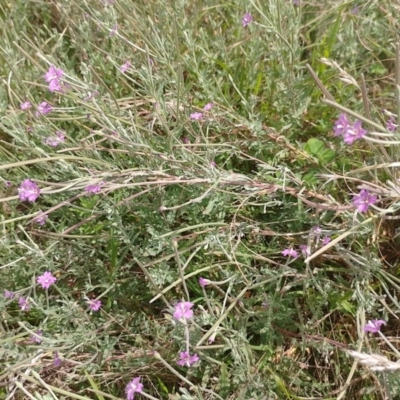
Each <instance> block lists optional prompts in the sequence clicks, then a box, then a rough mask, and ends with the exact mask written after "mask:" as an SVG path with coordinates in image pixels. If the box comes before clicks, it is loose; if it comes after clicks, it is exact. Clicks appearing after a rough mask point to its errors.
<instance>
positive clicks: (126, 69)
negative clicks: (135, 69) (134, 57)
mask: <svg viewBox="0 0 400 400" xmlns="http://www.w3.org/2000/svg"><path fill="white" fill-rule="evenodd" d="M130 67H131V63H130V62H129V61H127V62H126V63H125V64H122V65H121V66H120V68H119V70H120V71H121V72H122V73H124V72H126V71H128V69H129V68H130Z"/></svg>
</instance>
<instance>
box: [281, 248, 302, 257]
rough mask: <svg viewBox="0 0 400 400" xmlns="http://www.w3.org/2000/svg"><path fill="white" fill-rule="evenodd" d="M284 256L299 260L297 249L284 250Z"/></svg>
mask: <svg viewBox="0 0 400 400" xmlns="http://www.w3.org/2000/svg"><path fill="white" fill-rule="evenodd" d="M282 255H283V256H285V257H287V256H290V257H293V258H297V257H298V254H297V251H296V250H295V249H293V248H292V247H291V248H287V249H285V250H283V251H282Z"/></svg>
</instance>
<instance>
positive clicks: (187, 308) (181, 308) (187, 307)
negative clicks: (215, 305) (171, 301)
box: [173, 301, 194, 319]
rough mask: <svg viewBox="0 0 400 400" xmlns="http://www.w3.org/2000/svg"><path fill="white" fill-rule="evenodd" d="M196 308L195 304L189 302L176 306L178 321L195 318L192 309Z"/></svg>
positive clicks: (175, 315) (175, 312)
mask: <svg viewBox="0 0 400 400" xmlns="http://www.w3.org/2000/svg"><path fill="white" fill-rule="evenodd" d="M193 306H194V304H193V303H191V302H189V301H181V302H179V303H178V304H177V305H176V306H175V311H174V314H173V315H174V317H175V318H176V319H181V318H187V319H189V318H192V317H193V311H192V307H193Z"/></svg>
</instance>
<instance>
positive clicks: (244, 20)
mask: <svg viewBox="0 0 400 400" xmlns="http://www.w3.org/2000/svg"><path fill="white" fill-rule="evenodd" d="M251 21H253V17H252V16H251V14H250V13H248V12H247V13H246V14H244V16H243V18H242V25H243V28H245V27H246V26H247V25H249V24H250V23H251Z"/></svg>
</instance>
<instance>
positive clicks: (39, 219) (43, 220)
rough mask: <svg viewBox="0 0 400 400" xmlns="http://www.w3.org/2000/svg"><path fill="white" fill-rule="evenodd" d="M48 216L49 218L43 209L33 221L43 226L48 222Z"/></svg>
mask: <svg viewBox="0 0 400 400" xmlns="http://www.w3.org/2000/svg"><path fill="white" fill-rule="evenodd" d="M47 218H49V217H48V215H47V214H45V213H44V212H43V211H39V214H38V215H37V216H36V217H35V218H33V220H32V221H33V222H36V223H37V224H39V225H41V226H43V225H44V224H45V223H46V220H47Z"/></svg>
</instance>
